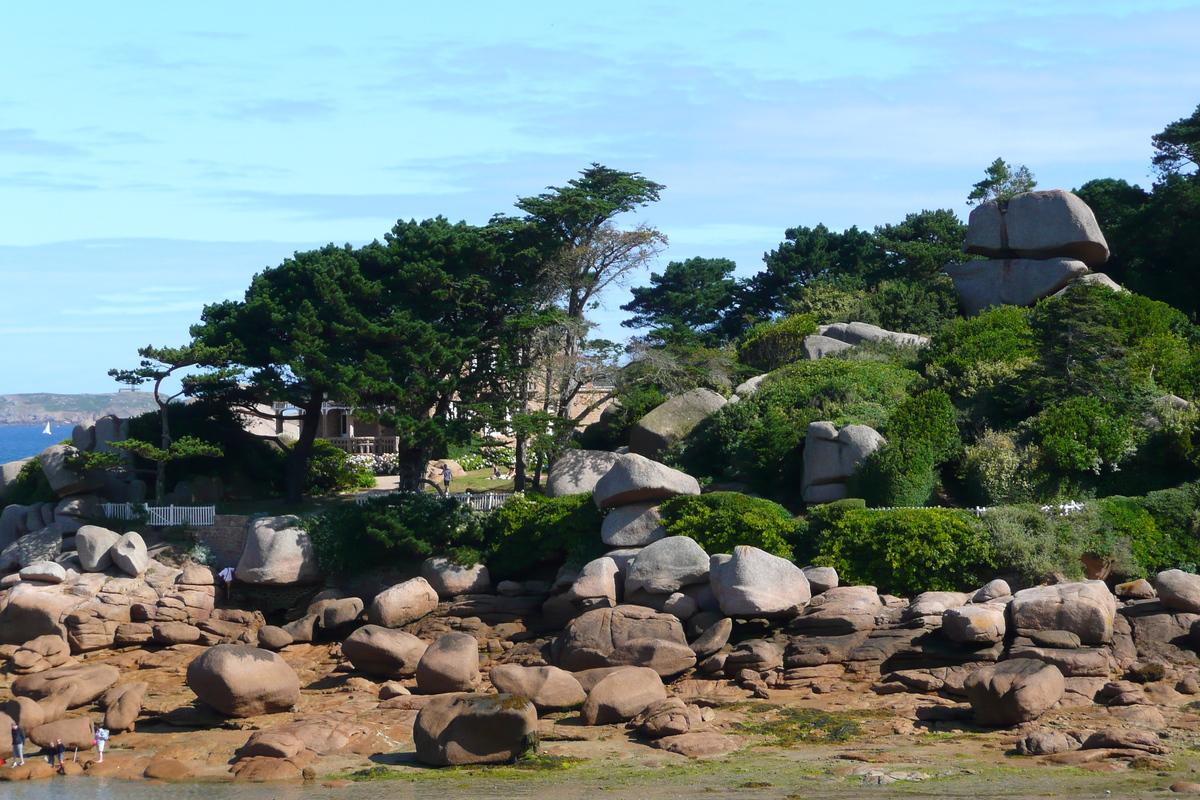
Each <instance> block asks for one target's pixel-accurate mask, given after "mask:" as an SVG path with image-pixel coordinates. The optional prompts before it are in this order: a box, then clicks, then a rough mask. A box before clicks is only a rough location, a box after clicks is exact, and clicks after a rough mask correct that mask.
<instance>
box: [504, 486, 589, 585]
mask: <svg viewBox="0 0 1200 800" xmlns="http://www.w3.org/2000/svg"><path fill="white" fill-rule="evenodd" d="M603 524H604V514H603V512H601V511H600V510H599V509H598V508H596V504H595V503H594V502H592V495H591V493H590V492H589V493H587V494H571V495H565V496H563V497H555V498H546V497H544V496H542V495H537V494H525V493H521V492H518V493H517V494H514V495H513V496H512V497H511V498H510V499H509V500H508V501H507V502H506V503H505V504H504V505H502V506H501V507H500V508H498V509H496V510H495V511H493V512H492V513H491V514H489V515H488V516H487V517H486V518H485V522H484V539H485V542H486V548H487V550H486V559H487V564H488V570H489V571H490V572H491V574H492V576H493V577H494V578H499V579H504V578H509V577H511V578H515V579H520V578H521V577H522V575H523V573H524V572H525V571H526V570H529V569H530V568H532V567H535V566H537V565H538V564H542V563H545V562H552V561H561V560H564V559H565V560H566V561H567V562H568V563H570V564H573V565H575V566H583V565H584V564H586V563H587V562H588V561H591V560H592V559H593V558H597V557H599V556H600V555H601V554H602V552H603V549H604V548H603V544H602V542H601V541H600V526H601V525H603Z"/></svg>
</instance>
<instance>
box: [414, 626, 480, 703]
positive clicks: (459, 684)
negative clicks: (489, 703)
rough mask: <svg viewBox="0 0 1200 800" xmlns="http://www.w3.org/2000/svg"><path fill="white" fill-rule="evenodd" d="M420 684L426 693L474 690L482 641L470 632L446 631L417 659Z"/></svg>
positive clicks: (476, 682) (418, 685)
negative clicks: (477, 639)
mask: <svg viewBox="0 0 1200 800" xmlns="http://www.w3.org/2000/svg"><path fill="white" fill-rule="evenodd" d="M416 674H417V688H418V689H419V690H420V691H421V692H423V693H425V694H443V693H445V692H470V691H473V690H474V689H475V688H476V687H477V686H479V682H480V681H481V680H482V677H481V676H480V674H479V642H478V641H476V639H475V637H474V636H471V635H470V634H467V633H458V632H457V631H452V632H450V633H444V634H442V635H441V636H439V637H438V638H437V640H436V641H435V642H434V643H433V644H431V645H429V647H428V648H426V650H425V652H424V653H423V654H422V655H421V658H420V660H419V661H418V662H417V673H416Z"/></svg>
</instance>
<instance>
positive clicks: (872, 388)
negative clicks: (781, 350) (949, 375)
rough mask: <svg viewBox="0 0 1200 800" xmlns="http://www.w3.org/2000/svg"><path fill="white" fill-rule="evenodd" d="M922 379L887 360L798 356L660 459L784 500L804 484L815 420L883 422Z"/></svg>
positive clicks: (876, 424)
mask: <svg viewBox="0 0 1200 800" xmlns="http://www.w3.org/2000/svg"><path fill="white" fill-rule="evenodd" d="M917 377H918V376H917V374H916V373H915V372H913V371H911V370H907V369H904V368H903V367H900V366H897V365H895V364H892V363H888V362H873V361H840V360H836V359H821V360H819V361H800V362H797V363H795V364H791V365H789V366H786V367H784V368H782V369H779V370H776V371H775V372H773V373H771V376H770V377H769V378H767V379H766V380H764V381H763V382H762V384H761V385H760V386H759V388H758V391H756V392H755V393H754V394H753V395H751V396H750V397H748V398H746V399H744V400H742V401H741V402H739V403H731V404H729V405H726V406H725V407H723V408H722V409H721V410H720V411H718V412H717V413H715V414H713V415H712V416H710V417H708V419H706V420H704V421H703V422H701V423H700V424H699V425H697V426H696V428H695V429H693V431H692V432H691V433H690V434H689V435H688V437H687V438H685V439H684V440H683V441H682V442H680V443H679V444H677V445H675V446H674V447H673V448H672V449H670V450H668V451H667V452H665V453H664V454H663V456H662V457H663V460H664V462H666V463H668V464H669V465H670V466H674V467H677V468H678V469H681V470H683V471H684V472H687V473H688V474H689V475H693V476H696V477H697V478H700V479H709V480H715V481H737V482H742V483H746V484H749V485H750V487H751V488H752V489H753V491H755V492H757V493H759V494H763V495H766V496H768V497H772V498H774V499H779V500H785V501H786V499H790V498H792V497H794V495H795V493H796V487H798V485H799V483H800V473H801V470H802V466H803V465H802V459H801V456H802V445H803V442H804V436H805V435H806V433H807V432H808V425H809V423H810V422H815V421H817V420H829V421H831V422H833V423H834V424H835V425H838V426H842V425H848V424H861V425H870V426H872V427H874V428H882V427H885V426H886V423H887V419H888V416H889V414H890V413H891V411H892V409H893V408H895V407H896V405H898V404H899V403H900V402H901V401H903V400H904V399H905V398H906V397H907V394H908V388H909V387H910V386H911V385H912V384H913V383H914V382H915V381H916V380H917Z"/></svg>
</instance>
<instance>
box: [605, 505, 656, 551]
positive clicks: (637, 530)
mask: <svg viewBox="0 0 1200 800" xmlns="http://www.w3.org/2000/svg"><path fill="white" fill-rule="evenodd" d="M658 508H659V506H658V503H654V502H650V503H631V504H630V505H627V506H621V507H620V508H614V509H613V510H612V511H609V512H608V516H606V517H605V518H604V524H603V525H602V526H601V528H600V539H601V541H603V542H604V544H605V545H607V546H608V547H645V546H646V545H648V544H651V543H652V542H657V541H658V540H659V539H662V538H663V537H665V536H666V535H667V531H666V529H665V528H663V524H662V514H660V513H659V510H658Z"/></svg>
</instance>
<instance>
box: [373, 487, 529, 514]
mask: <svg viewBox="0 0 1200 800" xmlns="http://www.w3.org/2000/svg"><path fill="white" fill-rule="evenodd" d="M400 493H401V492H400V491H399V490H396V491H378V490H375V491H369V492H363V493H362V494H359V495H356V496H355V498H354V502H356V503H358V504H359V505H362V504H363V503H365V502H367V501H368V500H371V499H373V498H376V497H386V496H388V495H391V494H400ZM445 497H452V498H454V499H455V500H457V501H458V502H460V503H462V504H463V505H465V506H470V507H471V508H472V509H474V510H475V511H494V510H495V509H497V508H499V507H500V506H502V505H504V503H505V501H507V500H508V498H510V497H512V495H511V494H508V493H505V492H487V493H481V494H476V493H475V492H460V493H458V494H448V495H445Z"/></svg>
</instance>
